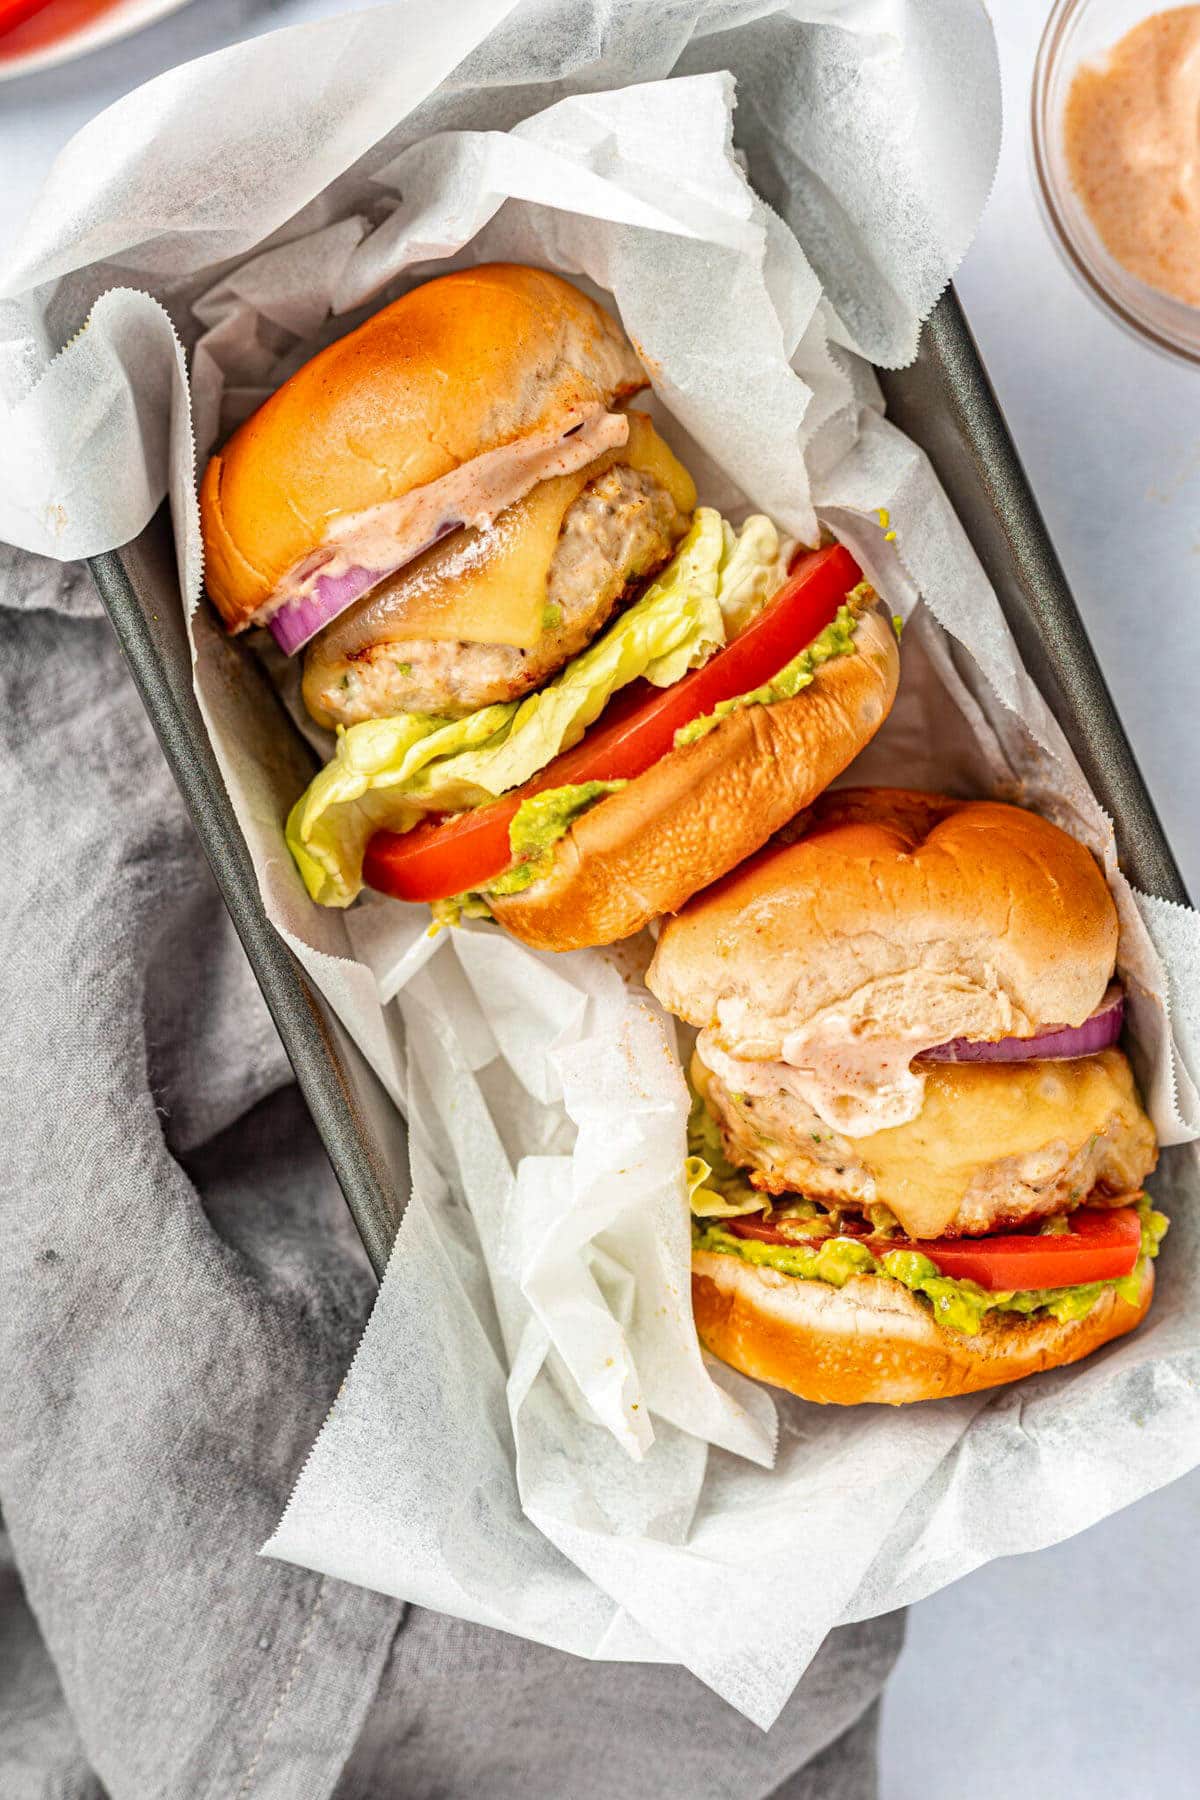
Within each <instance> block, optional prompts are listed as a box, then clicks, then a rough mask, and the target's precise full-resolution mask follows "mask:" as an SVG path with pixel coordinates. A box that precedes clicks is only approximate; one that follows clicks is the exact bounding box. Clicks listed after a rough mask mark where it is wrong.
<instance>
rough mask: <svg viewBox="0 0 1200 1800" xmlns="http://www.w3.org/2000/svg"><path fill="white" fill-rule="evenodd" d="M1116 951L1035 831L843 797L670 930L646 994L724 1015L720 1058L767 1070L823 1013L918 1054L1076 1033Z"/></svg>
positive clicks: (952, 805) (940, 809)
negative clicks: (747, 1060) (934, 1047)
mask: <svg viewBox="0 0 1200 1800" xmlns="http://www.w3.org/2000/svg"><path fill="white" fill-rule="evenodd" d="M1116 952H1117V910H1116V907H1115V905H1114V903H1113V900H1112V896H1111V895H1110V893H1109V891H1108V886H1107V883H1106V882H1105V879H1104V876H1103V874H1102V872H1101V870H1100V868H1099V866H1098V865H1097V863H1096V862H1095V860H1094V859H1093V857H1092V856H1091V854H1090V852H1089V851H1088V850H1087V849H1086V848H1085V847H1084V846H1083V845H1082V844H1080V843H1078V842H1077V841H1076V840H1075V839H1074V838H1072V837H1069V836H1068V835H1067V833H1066V832H1064V831H1060V830H1059V829H1058V827H1057V826H1055V825H1052V824H1050V823H1049V821H1048V820H1046V819H1043V818H1041V817H1039V815H1038V814H1036V813H1031V812H1025V811H1023V810H1022V809H1021V808H1020V807H1016V806H1007V805H1003V804H1001V803H999V802H996V801H986V800H985V801H979V800H952V799H948V798H946V797H945V796H944V795H939V794H922V793H914V792H910V791H907V790H905V789H900V788H843V789H841V790H840V791H839V792H837V793H834V794H826V795H825V796H824V797H823V798H822V799H821V800H820V801H819V802H818V803H817V805H816V806H815V807H814V808H813V812H812V816H811V818H810V819H809V821H808V824H807V827H806V829H805V832H804V835H803V836H802V837H800V838H798V839H797V840H796V841H794V842H792V843H786V844H778V845H773V846H771V847H770V848H768V849H766V850H764V851H763V852H762V853H761V854H760V855H758V856H755V857H754V858H752V860H750V861H749V862H747V863H746V864H745V865H744V866H743V867H742V868H740V869H737V870H736V871H735V872H734V873H733V874H732V875H730V876H729V877H727V878H726V879H725V880H724V881H721V882H720V883H718V884H717V885H716V886H715V887H713V888H711V889H710V890H709V891H708V892H707V893H704V894H700V895H698V896H697V898H696V899H695V900H694V901H693V902H692V903H691V905H690V906H688V907H687V908H686V910H685V911H684V912H683V913H682V914H681V915H680V916H679V917H678V918H677V919H673V920H671V921H669V922H668V923H667V924H666V925H665V926H664V928H663V932H662V936H661V937H660V939H659V944H658V949H657V952H656V954H655V957H654V961H653V963H652V964H651V967H650V970H649V974H648V981H649V985H650V987H651V989H652V990H653V992H654V993H655V994H656V995H657V996H658V998H659V999H660V1000H661V1001H662V1003H663V1005H664V1006H666V1007H668V1008H669V1009H670V1011H672V1012H673V1013H676V1014H678V1015H679V1017H681V1018H684V1019H686V1020H688V1021H689V1023H691V1024H693V1025H699V1026H702V1027H704V1026H708V1027H715V1028H716V1030H717V1031H718V1032H721V1030H722V1022H723V1021H729V1020H731V1019H736V1021H737V1032H738V1036H739V1039H740V1041H739V1043H738V1044H737V1045H736V1046H735V1045H734V1044H732V1043H730V1044H729V1048H730V1049H731V1050H732V1051H733V1053H734V1054H736V1055H740V1056H752V1057H754V1058H761V1059H764V1060H774V1059H778V1058H779V1057H780V1055H781V1051H782V1045H783V1042H784V1039H785V1038H787V1037H788V1036H789V1034H791V1033H794V1032H796V1031H799V1030H801V1029H802V1028H803V1027H805V1026H806V1025H809V1024H810V1023H811V1022H812V1021H813V1020H814V1019H817V1018H819V1017H820V1016H821V1015H822V1014H825V1013H827V1012H829V1011H833V1012H834V1013H835V1015H836V1016H837V1018H838V1019H839V1020H841V1021H843V1023H842V1024H841V1025H840V1027H839V1028H840V1029H841V1030H842V1031H843V1033H846V1032H847V1031H850V1030H853V1032H854V1034H855V1035H856V1036H860V1037H862V1038H865V1039H869V1038H872V1037H890V1038H900V1037H904V1038H907V1039H911V1040H912V1041H919V1039H920V1036H921V1034H922V1033H923V1032H924V1033H925V1042H926V1043H927V1044H929V1043H943V1042H947V1041H948V1040H950V1039H951V1038H955V1037H960V1036H962V1037H972V1038H980V1039H998V1038H1003V1037H1022V1036H1024V1037H1028V1036H1032V1035H1033V1034H1034V1033H1035V1032H1036V1031H1038V1030H1039V1029H1040V1028H1041V1027H1042V1026H1045V1025H1050V1024H1055V1025H1079V1024H1082V1023H1083V1021H1084V1020H1085V1019H1086V1018H1087V1017H1088V1014H1089V1013H1090V1012H1091V1011H1092V1010H1093V1008H1095V1007H1096V1006H1097V1005H1098V1004H1099V1002H1100V1000H1101V998H1102V997H1103V994H1104V990H1105V988H1106V987H1107V985H1108V982H1109V980H1110V979H1111V976H1112V972H1113V966H1114V962H1115V960H1116ZM845 1021H849V1024H847V1023H845Z"/></svg>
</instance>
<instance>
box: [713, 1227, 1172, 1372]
mask: <svg viewBox="0 0 1200 1800" xmlns="http://www.w3.org/2000/svg"><path fill="white" fill-rule="evenodd" d="M1153 1293H1154V1265H1153V1263H1150V1262H1147V1264H1146V1265H1145V1274H1144V1276H1143V1280H1142V1285H1141V1290H1140V1292H1139V1294H1138V1297H1137V1299H1136V1301H1134V1302H1133V1303H1132V1304H1131V1303H1130V1302H1129V1301H1127V1300H1123V1299H1121V1298H1120V1296H1119V1295H1118V1294H1117V1292H1116V1289H1115V1288H1108V1289H1107V1290H1106V1291H1105V1292H1104V1293H1103V1294H1102V1295H1101V1297H1100V1299H1099V1300H1098V1301H1097V1302H1096V1304H1095V1306H1093V1308H1092V1310H1091V1311H1090V1312H1089V1313H1088V1314H1087V1315H1086V1316H1085V1317H1084V1318H1082V1319H1072V1320H1068V1321H1067V1322H1066V1323H1060V1322H1059V1321H1058V1320H1057V1319H1055V1318H1053V1317H1051V1316H1050V1315H1048V1314H1043V1315H1038V1316H1032V1317H1028V1316H1023V1315H1021V1314H1019V1313H1005V1312H1002V1311H999V1310H997V1311H994V1312H991V1313H989V1314H988V1315H987V1317H986V1319H985V1321H984V1325H983V1329H982V1330H981V1331H980V1332H979V1333H978V1334H977V1335H975V1336H974V1337H967V1336H965V1335H963V1334H962V1333H960V1332H956V1331H950V1330H947V1329H946V1328H945V1327H944V1326H942V1325H939V1324H938V1323H937V1322H936V1321H935V1319H934V1317H933V1314H932V1312H931V1311H930V1309H929V1307H928V1306H927V1305H926V1304H925V1303H924V1302H923V1301H921V1300H920V1299H919V1298H918V1296H917V1295H915V1294H912V1293H910V1292H909V1290H908V1289H907V1288H906V1287H904V1286H903V1284H902V1283H901V1282H898V1281H891V1280H889V1279H888V1278H887V1277H886V1276H879V1275H856V1276H853V1277H852V1278H851V1279H850V1280H849V1281H848V1282H847V1283H846V1285H845V1287H841V1288H838V1287H834V1286H833V1285H832V1284H831V1283H829V1282H826V1281H804V1280H800V1279H798V1278H797V1277H795V1276H792V1275H783V1274H780V1272H779V1271H778V1270H776V1269H771V1268H763V1267H756V1266H755V1265H753V1264H751V1263H748V1262H743V1261H742V1259H741V1258H740V1257H737V1256H725V1255H721V1254H719V1253H717V1252H714V1251H699V1252H697V1253H696V1255H695V1256H694V1257H693V1259H692V1304H693V1308H694V1311H695V1318H696V1329H697V1331H698V1332H699V1334H700V1340H701V1342H702V1343H703V1344H704V1345H705V1346H706V1348H707V1349H709V1350H710V1351H711V1352H712V1353H713V1355H714V1356H718V1357H720V1359H721V1361H722V1362H727V1363H729V1364H731V1365H732V1367H733V1368H735V1369H740V1370H741V1372H742V1373H743V1375H750V1376H753V1377H754V1378H755V1380H758V1381H768V1382H770V1383H771V1384H772V1385H773V1386H775V1387H780V1388H786V1389H787V1391H788V1392H789V1393H792V1394H798V1395H799V1396H800V1398H801V1399H802V1400H815V1401H817V1402H818V1403H819V1404H821V1405H833V1406H858V1405H861V1404H862V1403H863V1402H865V1401H882V1402H884V1403H885V1404H886V1405H889V1406H901V1405H904V1404H905V1403H907V1402H909V1401H912V1400H945V1399H949V1398H950V1397H951V1396H952V1395H955V1394H972V1393H976V1392H977V1391H978V1390H979V1389H981V1388H990V1387H1000V1386H1002V1385H1003V1384H1004V1383H1006V1382H1009V1381H1019V1380H1021V1379H1022V1377H1023V1376H1026V1375H1033V1374H1036V1373H1037V1372H1038V1371H1039V1370H1041V1369H1053V1368H1056V1367H1058V1366H1059V1365H1060V1364H1063V1363H1072V1362H1078V1361H1079V1359H1080V1358H1081V1357H1084V1356H1090V1354H1091V1353H1092V1351H1093V1350H1097V1349H1099V1347H1100V1346H1101V1344H1106V1343H1108V1342H1109V1340H1110V1339H1112V1338H1118V1337H1122V1336H1123V1335H1124V1334H1125V1333H1126V1332H1127V1331H1132V1330H1133V1329H1134V1327H1135V1326H1137V1325H1139V1324H1140V1323H1141V1321H1142V1319H1143V1318H1144V1317H1145V1315H1146V1311H1147V1308H1148V1307H1149V1305H1150V1300H1151V1297H1152V1295H1153Z"/></svg>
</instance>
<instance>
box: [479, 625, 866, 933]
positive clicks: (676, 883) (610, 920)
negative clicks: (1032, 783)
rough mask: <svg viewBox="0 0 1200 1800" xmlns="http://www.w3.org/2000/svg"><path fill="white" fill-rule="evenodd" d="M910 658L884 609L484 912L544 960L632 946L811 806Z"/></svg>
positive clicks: (668, 761)
mask: <svg viewBox="0 0 1200 1800" xmlns="http://www.w3.org/2000/svg"><path fill="white" fill-rule="evenodd" d="M899 675H900V659H899V655H898V652H897V649H896V639H895V634H894V632H893V630H892V627H891V625H890V623H889V622H888V621H887V620H885V619H884V618H883V616H882V614H881V613H880V611H879V610H878V609H873V610H872V611H870V612H867V613H865V614H864V615H863V617H862V619H861V620H860V621H859V624H858V628H857V630H856V632H855V641H854V654H853V655H846V656H838V657H835V658H834V659H833V660H832V661H830V662H827V663H823V664H822V665H821V666H820V668H818V669H817V671H816V674H815V676H814V678H813V681H812V684H811V686H809V687H806V688H804V689H802V690H801V692H800V693H799V694H797V695H796V696H795V698H794V699H792V700H776V701H774V702H773V703H772V704H770V705H765V706H747V707H743V708H741V709H739V710H738V711H735V712H733V713H730V714H729V715H728V716H727V717H726V718H723V719H722V720H720V722H719V723H718V724H717V725H716V726H714V727H713V729H712V730H711V731H709V732H707V733H706V734H705V736H703V737H701V738H697V739H696V740H695V741H694V742H693V743H690V744H684V745H682V746H680V747H679V748H678V749H675V750H668V752H667V754H666V755H665V756H664V757H662V758H661V759H660V760H659V761H658V762H656V763H655V764H654V766H653V767H652V768H650V769H647V770H646V772H645V774H644V775H638V776H637V777H636V778H635V779H634V780H633V781H631V782H629V783H628V785H627V786H626V787H624V788H622V789H621V791H620V792H619V793H617V794H611V795H610V796H609V797H608V799H606V800H601V802H600V804H599V805H598V806H593V807H592V808H591V809H590V811H588V812H585V813H584V814H583V815H582V817H581V818H579V819H578V820H577V821H576V823H575V824H574V825H573V826H572V827H571V830H570V831H569V832H568V833H567V835H566V836H565V837H564V838H563V840H562V842H561V843H560V844H559V845H558V847H557V849H556V851H555V856H554V864H553V867H552V868H551V870H550V873H549V874H548V875H545V876H543V877H542V879H541V880H540V881H535V882H534V883H533V884H532V886H530V887H527V888H525V889H523V890H522V891H521V892H520V893H518V894H512V895H506V896H504V897H500V896H499V895H495V896H491V897H489V899H488V905H489V906H490V907H491V909H492V912H493V914H494V916H495V918H496V919H497V920H498V922H499V923H500V924H501V925H503V926H504V928H505V929H506V930H507V931H511V932H512V934H513V936H514V937H518V938H521V939H522V940H523V941H524V942H525V943H527V944H532V945H533V946H534V947H535V949H538V950H583V949H586V948H587V947H588V946H590V945H593V944H614V943H616V942H617V940H618V939H619V938H626V937H631V936H632V935H633V933H634V932H635V931H640V930H641V929H642V927H643V925H648V924H649V923H650V920H651V919H655V918H657V917H658V916H659V914H660V913H673V912H678V910H679V908H680V907H681V906H682V905H683V903H684V901H685V900H690V899H691V897H692V895H693V894H695V893H698V892H699V890H700V889H701V888H704V887H708V886H709V884H710V883H711V882H714V881H716V880H717V879H718V878H719V877H720V876H722V875H725V874H727V873H728V871H729V870H730V869H732V868H735V867H736V865H737V864H738V863H740V862H742V861H744V860H745V858H746V857H747V856H749V855H751V854H752V852H753V851H755V850H759V849H761V848H762V846H763V845H764V844H765V843H766V841H767V839H768V838H769V837H772V836H773V835H774V834H775V832H777V831H778V830H779V829H780V827H781V826H783V825H786V824H787V823H788V821H789V820H790V819H793V818H795V816H796V814H797V813H798V812H802V811H803V809H804V808H805V807H806V806H811V805H812V803H813V801H814V800H815V799H816V798H817V796H818V795H819V794H822V793H824V791H825V789H826V788H827V787H828V786H829V783H830V782H831V781H832V780H833V779H834V777H835V776H837V775H840V774H841V772H842V770H843V769H844V768H846V766H847V765H848V764H849V763H851V762H853V760H854V758H855V757H856V756H857V755H858V753H859V751H860V750H861V749H862V748H863V746H864V744H867V743H869V742H870V740H871V739H872V738H873V737H874V735H875V733H876V732H877V731H878V730H879V727H880V726H881V725H882V724H883V721H884V720H885V719H886V717H887V715H888V712H889V711H890V709H891V705H892V701H893V700H894V698H895V695H896V683H897V681H898V679H899Z"/></svg>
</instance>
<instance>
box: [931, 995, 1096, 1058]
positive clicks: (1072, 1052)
mask: <svg viewBox="0 0 1200 1800" xmlns="http://www.w3.org/2000/svg"><path fill="white" fill-rule="evenodd" d="M1124 1021H1125V995H1124V994H1123V992H1122V991H1121V986H1120V983H1119V982H1116V981H1114V982H1113V983H1112V984H1111V985H1110V987H1109V989H1108V991H1107V993H1106V994H1105V996H1104V998H1103V1000H1102V1001H1101V1002H1100V1004H1099V1006H1098V1007H1097V1008H1096V1010H1095V1012H1094V1013H1092V1015H1091V1017H1090V1018H1087V1019H1085V1020H1084V1021H1083V1024H1082V1025H1048V1026H1047V1027H1046V1029H1045V1030H1044V1031H1039V1032H1038V1033H1037V1034H1036V1036H1034V1037H1027V1038H998V1039H997V1040H996V1041H995V1042H994V1043H990V1044H989V1043H980V1042H979V1041H977V1040H976V1039H973V1038H951V1040H950V1042H949V1043H948V1044H938V1046H937V1047H936V1049H933V1050H923V1051H922V1052H921V1054H920V1056H919V1057H918V1058H917V1061H918V1062H939V1063H957V1062H1027V1061H1030V1060H1031V1059H1033V1058H1035V1057H1036V1058H1038V1059H1039V1060H1040V1061H1043V1062H1046V1061H1049V1062H1054V1061H1057V1062H1064V1061H1066V1060H1067V1059H1068V1058H1070V1057H1075V1056H1094V1055H1095V1054H1096V1052H1097V1051H1098V1050H1107V1049H1108V1048H1109V1047H1110V1046H1111V1045H1113V1044H1115V1043H1116V1041H1117V1039H1118V1038H1119V1037H1120V1035H1121V1026H1122V1025H1123V1024H1124Z"/></svg>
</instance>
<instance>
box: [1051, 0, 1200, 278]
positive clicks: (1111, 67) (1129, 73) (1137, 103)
mask: <svg viewBox="0 0 1200 1800" xmlns="http://www.w3.org/2000/svg"><path fill="white" fill-rule="evenodd" d="M1063 132H1064V146H1065V149H1066V155H1067V164H1068V167H1069V168H1070V172H1071V180H1072V183H1073V185H1074V187H1075V190H1076V192H1077V193H1078V194H1079V197H1080V199H1081V200H1082V201H1083V204H1084V206H1085V207H1086V208H1087V211H1088V213H1089V214H1090V216H1091V220H1092V223H1093V225H1094V226H1095V228H1096V230H1097V231H1098V232H1099V234H1100V237H1101V239H1102V240H1103V242H1104V244H1105V247H1106V248H1107V249H1108V250H1109V251H1110V253H1111V254H1112V255H1113V256H1115V257H1116V259H1117V261H1118V262H1119V263H1120V264H1121V265H1122V266H1123V267H1124V268H1126V269H1128V271H1129V273H1130V274H1131V275H1136V276H1137V278H1138V280H1139V281H1144V282H1145V283H1146V284H1147V285H1148V286H1149V287H1153V288H1158V289H1159V290H1160V291H1161V292H1163V293H1167V294H1174V295H1175V297H1176V298H1177V299H1179V300H1184V301H1186V302H1187V303H1188V304H1189V305H1191V306H1200V6H1180V7H1175V8H1174V9H1172V10H1171V11H1169V12H1160V13H1155V14H1154V15H1153V16H1152V17H1151V18H1149V19H1143V21H1142V23H1141V24H1140V25H1135V26H1134V28H1133V30H1132V31H1129V32H1127V33H1126V34H1125V36H1124V37H1123V38H1122V39H1121V40H1120V42H1119V43H1117V44H1116V45H1114V47H1113V48H1112V50H1110V51H1109V53H1108V55H1107V56H1106V57H1105V58H1104V60H1103V62H1100V63H1097V64H1096V65H1094V66H1089V67H1084V68H1082V69H1080V71H1079V73H1078V74H1077V75H1076V76H1075V79H1074V81H1073V82H1072V84H1071V91H1070V94H1069V96H1068V98H1067V106H1066V114H1065V118H1064V121H1063Z"/></svg>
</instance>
